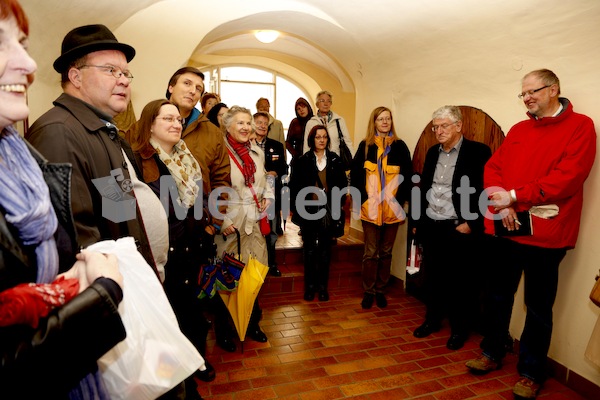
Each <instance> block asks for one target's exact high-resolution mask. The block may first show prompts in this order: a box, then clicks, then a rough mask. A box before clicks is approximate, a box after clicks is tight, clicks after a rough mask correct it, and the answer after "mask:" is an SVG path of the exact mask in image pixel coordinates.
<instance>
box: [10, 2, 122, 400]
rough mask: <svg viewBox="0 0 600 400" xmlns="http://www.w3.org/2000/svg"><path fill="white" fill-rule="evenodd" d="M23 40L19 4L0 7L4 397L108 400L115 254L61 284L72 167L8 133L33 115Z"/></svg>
mask: <svg viewBox="0 0 600 400" xmlns="http://www.w3.org/2000/svg"><path fill="white" fill-rule="evenodd" d="M28 33H29V25H28V21H27V17H26V15H25V13H24V12H23V9H22V8H21V6H20V5H19V3H18V2H17V1H16V0H3V1H2V2H0V43H2V46H0V169H1V172H0V211H1V213H0V351H1V353H2V360H1V364H0V365H1V367H0V387H1V389H0V390H1V391H2V397H3V398H4V397H6V398H21V399H32V398H52V399H62V398H83V397H86V396H88V397H86V398H101V399H104V398H107V397H106V396H107V394H106V389H105V387H104V385H103V383H102V380H101V377H100V374H99V373H98V369H97V365H96V361H97V360H98V358H100V357H101V356H102V355H103V354H104V353H106V352H107V351H108V350H110V349H111V348H112V347H113V346H115V345H116V344H117V343H119V342H120V341H121V340H123V339H124V338H125V328H124V327H123V323H122V321H121V318H120V317H119V314H118V312H117V306H118V304H119V303H120V302H121V300H122V298H123V290H122V287H123V277H122V276H121V274H120V272H119V267H118V263H117V260H116V258H115V257H114V256H106V255H103V254H100V253H93V252H87V251H83V252H82V253H80V254H78V255H77V259H78V261H77V262H76V263H75V265H74V266H73V268H71V269H70V270H68V271H67V272H66V273H64V274H62V275H60V276H58V278H57V274H58V273H59V272H64V270H63V269H61V268H60V267H59V265H60V266H62V265H66V263H67V261H68V262H69V263H70V262H71V261H74V260H68V257H62V256H63V255H65V254H73V251H75V250H76V246H74V243H75V233H74V232H75V231H74V226H73V223H72V214H71V208H70V203H69V198H70V193H69V192H70V187H69V186H67V184H66V182H68V179H65V178H68V176H70V175H69V174H70V166H69V165H56V164H55V165H50V164H48V163H47V161H46V160H45V159H44V158H43V157H42V156H41V155H40V154H39V153H38V152H36V151H35V150H34V149H33V148H32V147H30V146H29V145H28V144H27V143H26V142H25V141H24V140H23V139H22V138H21V136H20V135H19V133H18V132H17V131H16V130H15V129H14V128H13V124H15V123H17V122H19V121H22V120H24V119H25V118H27V116H28V115H29V108H28V107H27V96H26V92H27V88H28V87H29V84H31V82H32V81H33V74H34V72H35V71H36V69H37V65H36V63H35V61H34V60H33V59H31V57H30V56H29V54H28V52H27V45H28V38H27V36H28ZM55 210H56V213H55ZM57 243H58V244H59V245H60V246H61V249H58V248H57ZM59 253H60V254H61V259H60V262H59ZM65 269H66V268H65ZM40 293H42V294H43V295H40ZM90 396H91V397H90Z"/></svg>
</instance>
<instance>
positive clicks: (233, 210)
mask: <svg viewBox="0 0 600 400" xmlns="http://www.w3.org/2000/svg"><path fill="white" fill-rule="evenodd" d="M223 124H224V125H225V129H226V131H227V136H226V144H227V150H228V153H229V157H230V158H231V165H233V167H232V169H231V187H232V188H233V189H234V190H235V191H236V192H237V194H238V199H237V200H233V199H230V200H229V201H228V207H227V212H226V214H225V220H224V222H223V227H222V230H221V232H222V233H223V235H222V236H217V237H216V238H215V243H216V244H217V254H223V253H224V252H227V253H232V254H237V252H238V250H237V249H238V243H237V241H236V239H235V237H229V235H231V234H232V233H234V232H235V229H237V230H238V231H239V233H240V241H241V243H240V244H239V245H240V248H241V252H242V254H241V256H242V260H244V262H247V261H248V260H249V258H250V254H252V255H253V256H254V257H255V258H256V259H257V261H258V262H260V263H262V264H264V265H268V255H267V242H266V240H265V237H264V236H263V235H262V233H261V232H260V226H259V220H260V218H261V216H262V215H263V213H266V212H267V209H268V208H269V207H270V206H271V205H272V204H273V201H274V200H275V193H274V190H275V188H274V187H273V185H272V184H269V180H268V179H267V176H269V175H268V174H267V171H265V167H264V165H265V159H264V153H263V152H262V151H261V150H260V149H259V148H258V147H257V146H256V144H253V143H251V141H250V138H249V136H250V133H251V132H252V114H251V113H250V110H248V109H247V108H244V107H240V106H233V107H231V108H230V109H229V111H227V113H225V115H224V116H223ZM251 188H252V189H251ZM253 192H254V193H253ZM255 196H256V198H255ZM257 202H258V205H257V204H256V203H257ZM226 237H227V240H226V239H225V238H226ZM215 297H216V296H215ZM261 318H262V310H261V309H260V307H259V305H258V298H257V299H256V301H255V303H254V309H253V310H252V315H251V316H250V323H249V325H248V331H247V333H246V335H247V336H249V337H250V338H251V339H253V340H255V341H257V342H262V343H264V342H266V341H267V336H266V335H265V334H264V332H263V331H262V330H261V329H260V326H259V322H260V319H261ZM234 351H235V350H234Z"/></svg>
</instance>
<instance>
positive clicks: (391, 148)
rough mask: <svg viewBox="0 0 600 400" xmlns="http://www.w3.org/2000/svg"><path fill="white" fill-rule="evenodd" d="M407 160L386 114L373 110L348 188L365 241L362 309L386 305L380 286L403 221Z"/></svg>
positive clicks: (408, 173)
mask: <svg viewBox="0 0 600 400" xmlns="http://www.w3.org/2000/svg"><path fill="white" fill-rule="evenodd" d="M411 175H412V162H411V159H410V152H409V150H408V147H406V144H405V143H404V141H402V140H401V139H400V138H398V135H396V130H395V129H394V121H393V119H392V112H391V111H390V109H389V108H387V107H377V108H375V109H374V110H373V112H372V113H371V116H370V118H369V125H368V128H367V136H366V138H365V139H364V140H363V141H362V142H360V145H359V146H358V150H357V151H356V155H355V156H354V160H353V161H352V169H351V174H350V176H351V186H352V187H355V188H357V189H358V190H359V191H360V195H361V200H360V204H361V209H360V219H361V220H362V226H363V232H364V237H365V253H364V255H363V262H362V280H363V289H364V298H363V300H362V304H361V305H362V308H365V309H368V308H371V307H372V306H373V301H374V300H375V301H376V303H377V306H378V307H380V308H383V307H386V306H387V299H386V298H385V294H384V291H385V287H386V285H387V284H388V281H389V279H390V273H391V264H392V249H393V247H394V241H395V240H396V233H397V231H398V226H399V225H400V224H401V223H403V222H404V221H405V220H406V214H405V212H404V203H405V202H407V201H408V200H409V196H410V188H411Z"/></svg>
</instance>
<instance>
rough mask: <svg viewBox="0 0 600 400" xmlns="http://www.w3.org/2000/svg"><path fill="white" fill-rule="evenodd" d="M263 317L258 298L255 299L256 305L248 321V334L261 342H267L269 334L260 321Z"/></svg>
mask: <svg viewBox="0 0 600 400" xmlns="http://www.w3.org/2000/svg"><path fill="white" fill-rule="evenodd" d="M261 319H262V310H261V309H260V306H259V305H258V299H256V300H254V307H253V308H252V314H251V315H250V322H249V323H248V331H247V332H246V336H249V337H250V339H252V340H254V341H256V342H260V343H266V342H267V335H265V333H264V332H263V331H262V330H261V329H260V326H259V325H258V323H259V322H260V320H261Z"/></svg>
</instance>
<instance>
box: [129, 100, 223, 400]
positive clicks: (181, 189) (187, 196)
mask: <svg viewBox="0 0 600 400" xmlns="http://www.w3.org/2000/svg"><path fill="white" fill-rule="evenodd" d="M137 124H138V127H139V129H136V130H135V132H136V133H135V134H131V133H130V135H131V136H129V137H128V138H127V140H128V141H129V143H130V144H131V148H132V150H133V151H134V153H135V154H136V156H137V157H140V158H141V160H142V170H143V174H144V181H145V182H146V184H147V185H148V186H149V187H150V188H151V189H152V190H153V191H154V193H155V194H156V195H157V196H158V197H159V198H160V199H161V200H162V201H164V200H165V199H167V201H168V202H169V204H168V210H169V211H168V221H169V256H168V261H167V264H166V265H165V281H164V289H165V293H166V294H167V297H168V298H169V301H170V302H171V305H172V307H173V311H174V312H175V315H176V316H177V320H178V322H179V326H180V328H181V331H182V332H183V333H184V334H185V335H186V337H187V338H188V339H189V340H190V341H191V342H192V343H193V344H194V346H195V347H196V348H197V349H198V351H199V352H200V354H202V355H203V356H204V355H205V354H206V336H207V334H208V328H209V326H210V324H209V323H208V321H206V318H205V317H204V314H203V311H204V308H203V304H202V303H201V301H200V300H199V299H198V296H197V287H196V283H197V281H198V273H199V271H200V266H201V264H202V263H206V262H207V260H208V258H210V257H212V256H213V254H212V253H214V250H213V248H212V246H213V239H212V235H213V234H214V228H213V227H212V226H211V224H210V220H211V218H210V215H209V213H208V210H207V207H206V206H205V204H206V200H207V198H206V195H204V194H205V193H207V191H208V189H207V188H203V187H200V186H199V185H198V182H199V181H200V180H201V179H202V172H201V170H200V165H199V164H198V162H197V161H196V159H195V158H194V156H193V155H192V153H191V152H190V151H189V150H188V148H187V146H186V144H185V142H184V141H183V140H182V139H181V131H182V125H181V116H180V114H179V110H178V109H177V106H175V105H174V104H173V103H171V102H170V101H169V100H164V99H162V100H154V101H151V102H150V103H148V104H146V106H145V107H144V109H143V110H142V114H141V116H140V119H139V121H138V122H137ZM203 190H204V192H203ZM175 193H176V195H174V194H175ZM165 196H166V197H165ZM203 200H204V201H203ZM195 207H200V210H197V209H195ZM199 211H202V217H201V218H198V215H199ZM194 375H195V376H196V377H197V378H198V379H201V380H203V381H211V380H213V379H214V377H215V372H214V369H213V367H212V366H211V365H210V364H209V363H208V362H206V369H204V370H202V371H201V370H197V371H196V372H195V374H194ZM186 392H188V396H187V397H186V398H189V399H193V398H197V397H192V395H191V394H192V393H197V390H196V384H195V382H194V381H193V379H190V378H189V379H187V380H186Z"/></svg>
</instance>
